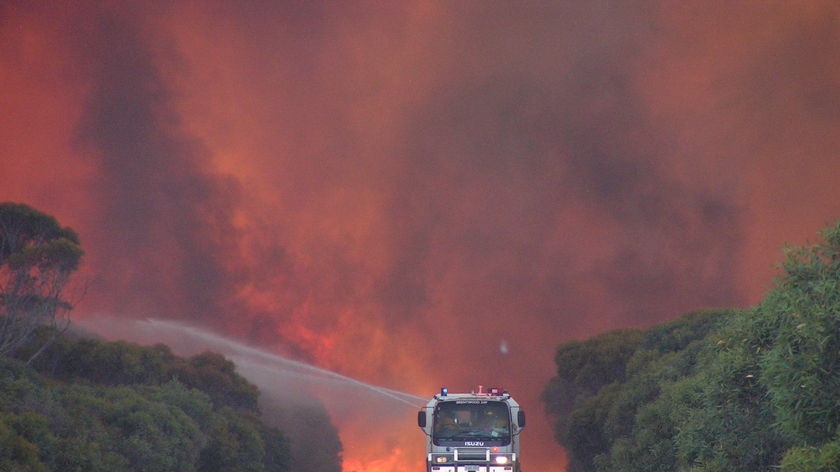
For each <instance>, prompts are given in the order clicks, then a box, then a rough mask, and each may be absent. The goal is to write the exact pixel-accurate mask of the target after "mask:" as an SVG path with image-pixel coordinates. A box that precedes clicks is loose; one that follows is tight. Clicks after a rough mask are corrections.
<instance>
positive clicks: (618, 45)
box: [0, 0, 840, 472]
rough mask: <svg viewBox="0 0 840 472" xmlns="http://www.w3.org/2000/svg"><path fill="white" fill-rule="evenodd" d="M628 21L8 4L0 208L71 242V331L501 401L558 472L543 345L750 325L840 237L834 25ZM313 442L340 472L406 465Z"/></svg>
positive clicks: (708, 15)
mask: <svg viewBox="0 0 840 472" xmlns="http://www.w3.org/2000/svg"><path fill="white" fill-rule="evenodd" d="M648 5H649V8H637V7H636V6H634V7H632V8H631V7H629V6H626V5H623V4H622V3H621V2H615V3H610V2H606V3H604V2H586V1H580V2H574V1H571V2H535V3H533V4H524V5H523V4H517V5H516V6H515V7H514V6H511V5H507V4H503V3H499V4H495V3H494V4H489V3H487V2H454V3H450V4H443V3H441V4H435V3H430V2H427V1H425V0H417V1H402V2H379V3H368V2H320V1H310V2H230V1H226V0H209V1H207V2H201V3H200V4H199V3H196V2H171V3H169V4H166V5H158V4H155V5H151V4H149V3H147V2H122V1H104V2H99V1H97V2H94V1H90V2H87V1H80V2H72V3H70V2H46V3H33V2H11V3H10V2H6V3H5V4H3V6H0V108H2V110H3V113H0V200H2V201H18V202H23V203H27V204H29V205H31V206H33V207H36V208H38V209H40V210H42V211H44V212H46V213H49V214H52V215H54V216H56V217H57V218H58V219H59V221H61V223H62V224H64V225H68V226H71V227H73V228H74V229H76V230H77V231H78V233H79V234H80V236H81V239H82V244H83V246H84V248H85V250H86V252H87V254H86V262H85V267H84V269H83V273H81V274H80V278H81V279H82V280H84V283H85V285H86V286H87V287H88V290H87V293H86V295H85V297H84V298H83V299H82V300H81V301H80V303H79V304H78V305H77V307H76V310H75V311H74V317H76V318H77V319H80V320H84V319H90V320H93V319H98V318H95V316H96V315H97V314H101V313H108V314H111V315H112V316H116V317H118V318H123V319H126V320H132V319H143V318H144V317H157V318H165V319H174V320H181V321H185V322H186V321H188V322H189V323H190V324H191V325H193V326H200V327H204V328H206V329H208V330H213V331H215V332H219V333H226V334H227V335H228V336H229V337H230V338H232V339H237V340H244V341H246V342H247V343H249V344H252V345H253V346H259V347H260V348H262V349H264V350H267V351H269V352H273V353H275V354H278V355H282V356H286V357H288V358H293V359H296V360H299V361H303V362H306V363H309V364H311V365H313V366H317V367H319V368H323V369H326V370H329V371H332V372H337V373H340V374H342V375H344V376H347V377H348V378H353V379H358V380H359V381H361V382H363V383H369V384H372V385H381V386H386V387H388V388H391V389H394V390H396V391H402V392H410V393H411V394H414V395H420V396H426V394H428V395H431V394H433V393H434V392H435V391H437V389H438V388H440V386H441V385H448V386H450V387H451V388H453V389H454V388H463V389H465V390H466V389H469V388H470V387H471V386H472V385H474V384H478V383H488V382H489V383H498V384H501V385H505V386H506V387H507V388H509V389H510V390H511V391H512V392H516V394H517V398H518V399H519V401H520V402H521V403H522V404H523V407H524V408H525V409H526V410H528V411H530V412H531V416H530V419H529V427H528V430H527V431H526V432H525V433H524V434H525V437H524V438H523V456H524V457H523V464H524V467H526V468H527V470H540V471H548V472H550V471H559V470H563V468H564V467H563V451H562V450H561V449H560V448H559V447H558V446H557V445H556V444H555V442H554V440H553V437H552V433H551V428H550V425H549V424H548V421H547V420H546V419H545V418H543V417H542V416H543V415H540V414H539V413H540V412H541V409H542V405H541V404H540V401H539V395H540V392H541V390H542V388H543V387H544V386H545V385H546V383H547V382H548V380H549V379H550V378H551V376H552V375H553V372H554V366H553V363H552V356H553V350H554V348H555V347H556V346H557V345H558V344H559V343H561V342H563V341H567V340H571V339H580V338H583V337H587V336H590V335H593V334H595V333H597V332H600V331H603V330H607V329H611V328H618V327H629V326H648V325H650V324H652V323H657V322H661V321H665V320H667V319H671V318H674V317H676V316H678V315H679V314H681V313H683V312H686V311H688V310H693V309H696V308H702V307H708V306H747V305H749V304H752V303H754V302H756V301H757V300H758V299H760V297H761V295H762V294H763V293H764V290H765V289H766V288H767V287H768V286H769V285H770V283H771V281H772V276H773V273H774V272H773V267H772V265H773V263H774V262H775V261H777V260H778V256H779V252H780V249H781V247H782V244H783V243H785V242H787V241H790V242H797V241H806V240H807V239H808V238H810V237H811V236H812V235H813V233H814V231H816V230H818V229H819V228H821V227H823V226H824V223H825V222H826V221H827V220H830V219H832V218H836V216H837V215H838V214H840V198H837V197H838V191H837V186H836V182H835V180H836V179H835V176H836V175H838V172H840V160H838V159H837V158H836V157H837V156H836V150H837V149H840V133H837V129H838V126H840V115H838V113H837V110H838V109H840V93H838V90H840V83H838V80H840V79H838V77H840V63H838V61H837V60H836V58H837V57H838V56H840V40H838V38H840V35H838V34H837V18H838V17H840V5H838V3H837V2H835V1H833V0H824V1H822V0H816V1H811V2H808V4H807V5H802V4H800V3H793V2H790V3H785V2H779V3H776V4H773V5H766V4H762V5H760V6H756V5H751V4H749V3H733V4H731V5H730V4H726V5H719V4H716V5H709V3H708V2H705V1H700V0H698V1H685V2H679V3H676V2H665V1H657V0H652V1H651V2H649V4H648ZM792 163H795V166H794V165H793V164H792ZM102 329H103V330H104V329H105V328H104V327H103V328H102ZM173 343H175V344H177V343H178V340H177V339H176V340H173ZM175 347H176V349H177V346H175ZM274 387H276V386H274ZM348 411H352V409H350V410H348ZM400 414H402V413H400ZM332 419H333V421H335V423H336V425H337V427H338V429H339V431H340V435H341V439H342V442H343V443H344V466H343V467H344V471H345V472H351V471H355V470H359V471H361V470H367V471H370V470H374V471H383V472H384V471H386V470H387V471H389V472H391V471H414V470H417V467H418V466H417V464H419V463H421V462H422V457H421V455H422V453H421V452H420V451H421V446H422V437H420V434H421V433H420V432H419V431H418V430H417V428H416V426H415V424H414V422H413V412H412V411H406V412H405V417H404V418H403V417H401V416H400V417H399V419H398V418H397V416H392V417H388V418H384V417H383V418H379V417H378V415H375V414H373V415H370V414H369V415H361V416H354V415H353V414H349V413H348V414H347V415H344V414H341V415H339V414H333V418H332ZM380 420H381V421H384V422H385V425H383V426H381V427H378V428H377V429H378V431H379V432H380V433H381V432H382V431H387V434H384V435H381V434H379V435H377V436H376V437H377V438H378V440H377V441H374V442H371V441H370V440H369V439H370V437H371V435H370V433H369V431H368V430H367V428H369V427H370V425H371V424H372V423H373V422H374V421H380Z"/></svg>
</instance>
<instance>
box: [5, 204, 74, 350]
mask: <svg viewBox="0 0 840 472" xmlns="http://www.w3.org/2000/svg"><path fill="white" fill-rule="evenodd" d="M82 255H83V251H82V249H81V246H80V244H79V237H78V236H77V235H76V233H75V232H74V231H73V230H72V229H70V228H62V227H61V226H60V225H59V224H58V221H56V220H55V218H53V217H51V216H49V215H45V214H43V213H41V212H39V211H37V210H35V209H33V208H31V207H29V206H27V205H22V204H18V203H0V355H9V354H12V353H14V352H16V351H17V350H18V349H19V348H20V346H21V345H23V344H25V343H27V342H29V341H30V338H31V337H32V335H33V332H34V331H35V330H36V329H37V328H38V326H41V325H49V326H58V320H59V319H62V315H63V314H64V313H66V312H67V311H69V310H70V309H71V308H72V307H71V305H70V303H69V302H68V301H67V299H66V298H65V297H64V295H63V291H64V288H65V285H66V284H67V282H68V280H69V277H70V275H71V274H72V273H73V272H74V271H76V269H78V267H79V263H80V261H81V259H82ZM53 339H54V338H51V339H48V340H46V341H45V343H46V344H48V343H49V342H51V341H53ZM46 344H43V345H46ZM32 351H33V352H32V354H31V356H32V357H33V358H34V357H36V356H37V355H38V354H39V353H40V349H34V350H32Z"/></svg>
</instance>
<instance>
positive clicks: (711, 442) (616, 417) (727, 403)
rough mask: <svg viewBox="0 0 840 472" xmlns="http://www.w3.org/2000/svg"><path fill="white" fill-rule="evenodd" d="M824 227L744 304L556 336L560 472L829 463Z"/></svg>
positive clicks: (828, 467)
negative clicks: (584, 336)
mask: <svg viewBox="0 0 840 472" xmlns="http://www.w3.org/2000/svg"><path fill="white" fill-rule="evenodd" d="M821 235H822V238H823V241H822V242H820V243H819V244H816V245H812V246H807V247H793V248H789V249H788V250H787V251H786V257H785V260H784V262H783V263H782V267H781V268H782V275H780V276H779V278H778V279H777V281H776V284H775V286H774V288H773V289H772V291H771V292H770V293H768V294H767V296H766V297H765V298H764V299H763V300H762V301H761V302H760V303H759V304H758V305H756V306H755V307H753V308H752V309H749V310H709V311H699V312H695V313H690V314H687V315H684V316H683V317H681V318H679V319H677V320H675V321H673V322H670V323H667V324H664V325H660V326H656V327H653V328H651V329H648V330H617V331H612V332H608V333H604V334H602V335H599V336H597V337H594V338H592V339H589V340H586V341H576V342H571V343H567V344H564V345H562V346H560V347H559V348H558V349H557V352H556V357H555V361H556V364H557V375H556V376H555V377H554V378H553V379H552V380H551V381H550V383H549V384H548V386H547V387H546V388H545V390H544V393H543V401H544V403H545V407H546V411H547V412H548V413H549V414H551V415H552V416H553V418H554V419H555V435H556V438H557V441H558V442H559V443H560V444H562V445H563V446H564V447H565V448H566V449H567V451H568V454H569V469H568V470H569V472H589V471H599V472H601V471H603V472H606V471H611V472H621V471H626V472H633V471H645V472H651V471H663V472H664V471H668V472H671V471H692V472H700V471H703V472H711V471H720V472H724V471H726V472H730V471H736V470H738V471H752V472H763V471H767V472H770V471H774V472H775V471H778V470H782V471H784V472H826V471H829V472H830V471H840V436H839V435H838V426H840V224H838V225H835V226H833V227H830V228H827V229H826V230H824V231H823V232H822V233H821Z"/></svg>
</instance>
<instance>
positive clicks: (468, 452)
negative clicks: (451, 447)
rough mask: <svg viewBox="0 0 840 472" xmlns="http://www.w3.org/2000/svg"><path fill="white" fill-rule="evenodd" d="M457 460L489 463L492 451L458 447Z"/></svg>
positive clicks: (482, 448)
mask: <svg viewBox="0 0 840 472" xmlns="http://www.w3.org/2000/svg"><path fill="white" fill-rule="evenodd" d="M455 460H456V461H457V462H461V461H489V460H490V449H487V448H486V447H456V448H455Z"/></svg>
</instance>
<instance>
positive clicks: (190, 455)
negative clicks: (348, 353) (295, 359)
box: [0, 338, 290, 472]
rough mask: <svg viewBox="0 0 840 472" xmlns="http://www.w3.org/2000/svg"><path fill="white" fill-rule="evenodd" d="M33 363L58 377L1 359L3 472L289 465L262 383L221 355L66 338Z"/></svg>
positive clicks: (232, 469) (236, 471)
mask: <svg viewBox="0 0 840 472" xmlns="http://www.w3.org/2000/svg"><path fill="white" fill-rule="evenodd" d="M34 367H37V368H39V369H41V370H42V372H44V373H52V375H53V376H52V377H51V378H47V377H43V376H41V375H39V374H38V373H37V372H36V371H35V370H33V368H31V367H28V366H26V365H25V364H23V363H21V362H20V361H18V360H15V359H10V358H0V470H3V471H6V470H9V471H21V472H24V471H26V472H35V471H49V470H61V471H67V472H100V471H101V472H106V471H108V472H123V471H125V472H128V471H146V470H154V471H161V472H167V471H173V472H174V471H179V472H181V471H186V472H189V471H196V472H209V471H214V470H224V471H227V472H240V471H242V472H244V471H270V472H286V471H288V470H290V458H289V444H288V441H287V440H286V438H285V436H284V435H283V434H282V433H280V432H279V431H278V430H276V429H273V428H270V427H268V426H266V425H264V424H263V423H262V422H261V421H260V420H259V419H258V418H257V417H256V416H255V415H256V413H257V409H256V406H255V405H256V399H257V396H258V391H257V390H256V387H254V386H252V385H251V384H250V383H248V382H247V381H246V380H245V379H244V378H242V377H241V376H239V375H238V374H237V373H236V371H235V368H234V365H233V363H231V362H230V361H228V360H227V359H225V358H224V357H222V356H220V355H218V354H212V353H205V354H201V355H199V356H195V357H193V358H190V359H183V358H179V357H177V356H174V355H173V354H172V353H171V352H170V351H169V349H168V348H166V347H165V346H154V347H142V346H138V345H135V344H131V343H125V342H114V343H106V342H101V341H97V340H91V339H78V340H73V339H70V338H62V339H61V340H60V341H59V342H57V343H55V344H54V345H52V346H51V347H50V348H49V349H48V350H47V351H46V352H45V355H44V356H42V357H41V358H39V359H38V361H37V362H36V363H35V364H34ZM181 378H184V379H186V380H187V381H181ZM227 388H230V389H231V390H232V391H231V392H226V391H225V389H227Z"/></svg>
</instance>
